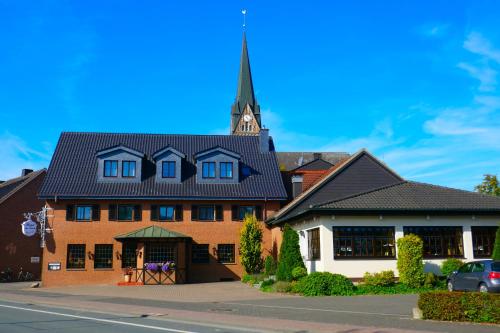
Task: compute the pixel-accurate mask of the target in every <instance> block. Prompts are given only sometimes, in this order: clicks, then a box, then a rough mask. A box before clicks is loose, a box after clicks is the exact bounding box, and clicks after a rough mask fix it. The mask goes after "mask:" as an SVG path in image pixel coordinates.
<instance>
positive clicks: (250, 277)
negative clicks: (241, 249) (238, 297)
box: [241, 274, 265, 285]
mask: <svg viewBox="0 0 500 333" xmlns="http://www.w3.org/2000/svg"><path fill="white" fill-rule="evenodd" d="M264 280H265V276H264V275H263V274H244V275H243V277H242V278H241V282H243V283H246V284H251V285H253V284H256V283H259V282H261V281H264Z"/></svg>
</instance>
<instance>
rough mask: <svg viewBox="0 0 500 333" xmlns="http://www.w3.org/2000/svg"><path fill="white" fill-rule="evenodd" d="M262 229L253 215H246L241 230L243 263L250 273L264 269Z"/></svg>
mask: <svg viewBox="0 0 500 333" xmlns="http://www.w3.org/2000/svg"><path fill="white" fill-rule="evenodd" d="M261 243H262V229H261V228H260V225H259V222H257V219H256V218H255V216H253V215H247V216H245V221H244V224H243V227H242V228H241V231H240V251H241V264H242V265H243V268H244V269H245V271H246V272H247V273H249V274H255V273H258V272H260V271H261V270H262V257H261V256H262V252H261Z"/></svg>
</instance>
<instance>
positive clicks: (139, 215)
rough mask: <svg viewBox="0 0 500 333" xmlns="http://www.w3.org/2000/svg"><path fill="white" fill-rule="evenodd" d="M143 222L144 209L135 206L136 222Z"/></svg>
mask: <svg viewBox="0 0 500 333" xmlns="http://www.w3.org/2000/svg"><path fill="white" fill-rule="evenodd" d="M140 220H142V207H141V205H135V206H134V221H140Z"/></svg>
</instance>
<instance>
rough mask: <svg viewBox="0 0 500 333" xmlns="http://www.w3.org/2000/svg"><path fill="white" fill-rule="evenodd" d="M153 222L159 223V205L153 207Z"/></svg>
mask: <svg viewBox="0 0 500 333" xmlns="http://www.w3.org/2000/svg"><path fill="white" fill-rule="evenodd" d="M151 221H158V205H151Z"/></svg>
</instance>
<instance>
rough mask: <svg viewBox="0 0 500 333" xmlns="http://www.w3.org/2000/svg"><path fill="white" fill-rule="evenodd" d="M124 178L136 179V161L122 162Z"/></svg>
mask: <svg viewBox="0 0 500 333" xmlns="http://www.w3.org/2000/svg"><path fill="white" fill-rule="evenodd" d="M122 177H129V178H130V177H135V161H123V162H122Z"/></svg>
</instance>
